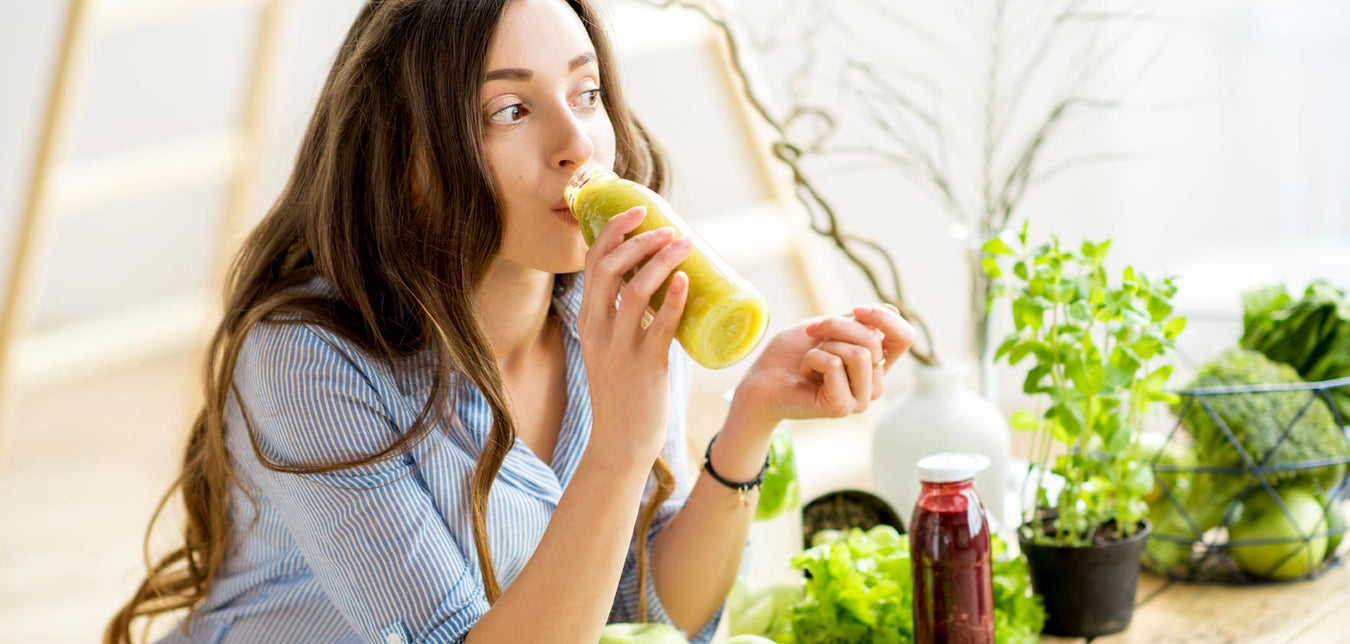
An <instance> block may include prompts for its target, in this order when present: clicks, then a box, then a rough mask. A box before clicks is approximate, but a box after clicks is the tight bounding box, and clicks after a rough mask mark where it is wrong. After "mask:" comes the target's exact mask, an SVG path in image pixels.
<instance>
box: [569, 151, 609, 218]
mask: <svg viewBox="0 0 1350 644" xmlns="http://www.w3.org/2000/svg"><path fill="white" fill-rule="evenodd" d="M603 178H618V175H617V174H614V171H613V170H610V169H609V168H606V167H605V166H603V165H600V164H599V163H595V162H587V163H585V164H584V165H582V166H581V167H580V168H577V171H576V172H574V173H573V174H572V179H571V180H569V181H568V182H567V186H566V187H564V188H563V201H564V202H566V203H567V207H568V208H570V209H572V211H573V212H575V211H576V203H577V197H578V196H580V195H581V190H582V188H585V187H586V184H588V183H590V182H591V181H593V180H595V179H603Z"/></svg>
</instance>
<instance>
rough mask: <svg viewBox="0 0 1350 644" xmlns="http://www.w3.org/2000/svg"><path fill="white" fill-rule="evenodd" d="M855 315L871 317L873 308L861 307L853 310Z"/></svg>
mask: <svg viewBox="0 0 1350 644" xmlns="http://www.w3.org/2000/svg"><path fill="white" fill-rule="evenodd" d="M853 314H854V315H871V314H872V307H870V306H859V307H856V308H854V309H853Z"/></svg>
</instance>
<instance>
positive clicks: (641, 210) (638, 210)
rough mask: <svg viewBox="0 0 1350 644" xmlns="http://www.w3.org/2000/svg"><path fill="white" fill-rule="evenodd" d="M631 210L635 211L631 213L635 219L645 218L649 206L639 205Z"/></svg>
mask: <svg viewBox="0 0 1350 644" xmlns="http://www.w3.org/2000/svg"><path fill="white" fill-rule="evenodd" d="M630 212H632V213H633V214H632V215H630V216H631V217H633V218H634V219H643V218H645V217H646V216H647V207H646V206H637V207H635V208H633V210H632V211H630Z"/></svg>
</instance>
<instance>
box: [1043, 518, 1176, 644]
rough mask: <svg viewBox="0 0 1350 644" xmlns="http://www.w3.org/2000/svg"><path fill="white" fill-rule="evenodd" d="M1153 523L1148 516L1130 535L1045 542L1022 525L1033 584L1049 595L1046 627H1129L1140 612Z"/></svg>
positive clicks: (1084, 633)
mask: <svg viewBox="0 0 1350 644" xmlns="http://www.w3.org/2000/svg"><path fill="white" fill-rule="evenodd" d="M1150 529H1151V526H1150V525H1149V524H1148V522H1143V523H1142V524H1141V525H1140V527H1139V529H1138V530H1136V531H1135V533H1134V534H1132V535H1130V536H1129V538H1126V539H1122V540H1120V541H1115V542H1112V543H1108V544H1104V545H1091V546H1082V547H1068V546H1051V545H1039V544H1036V543H1032V542H1031V541H1028V540H1027V538H1026V536H1025V535H1023V534H1022V533H1023V531H1022V530H1018V534H1017V539H1018V541H1019V542H1020V543H1021V545H1022V552H1023V553H1025V554H1026V556H1027V563H1028V564H1029V565H1030V566H1031V587H1032V589H1033V590H1035V591H1036V593H1037V594H1039V595H1041V597H1042V598H1044V600H1045V613H1046V619H1045V629H1044V631H1043V632H1044V633H1045V634H1047V635H1059V636H1061V637H1097V636H1099V635H1109V634H1111V633H1119V632H1121V631H1123V630H1125V629H1126V628H1127V627H1128V626H1129V625H1130V618H1132V617H1133V616H1134V594H1135V589H1136V588H1137V587H1138V585H1139V556H1140V555H1141V554H1142V553H1143V551H1144V543H1145V542H1146V541H1147V539H1148V533H1149V531H1150Z"/></svg>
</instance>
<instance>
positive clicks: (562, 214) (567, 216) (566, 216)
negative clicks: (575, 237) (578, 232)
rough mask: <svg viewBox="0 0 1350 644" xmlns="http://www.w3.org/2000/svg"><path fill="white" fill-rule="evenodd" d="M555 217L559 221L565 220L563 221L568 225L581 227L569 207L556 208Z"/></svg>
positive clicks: (554, 209) (554, 210)
mask: <svg viewBox="0 0 1350 644" xmlns="http://www.w3.org/2000/svg"><path fill="white" fill-rule="evenodd" d="M553 216H555V217H557V218H559V219H561V220H563V221H565V222H567V223H569V224H571V225H573V226H579V225H580V224H579V223H578V222H577V218H576V217H574V216H573V215H572V211H571V209H569V208H568V207H567V206H563V207H561V208H559V207H557V206H554V208H553Z"/></svg>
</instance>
